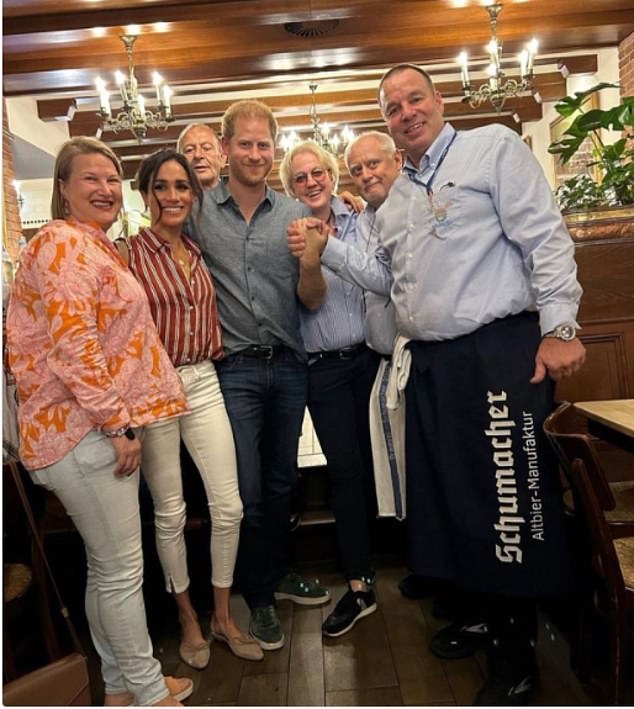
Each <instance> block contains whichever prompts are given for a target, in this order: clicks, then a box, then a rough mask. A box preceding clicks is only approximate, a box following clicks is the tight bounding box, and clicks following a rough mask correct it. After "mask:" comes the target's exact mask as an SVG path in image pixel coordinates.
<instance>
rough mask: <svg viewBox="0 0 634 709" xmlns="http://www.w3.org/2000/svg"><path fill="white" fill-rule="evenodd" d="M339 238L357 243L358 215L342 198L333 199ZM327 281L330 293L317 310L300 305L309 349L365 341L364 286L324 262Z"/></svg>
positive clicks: (337, 347) (346, 345)
mask: <svg viewBox="0 0 634 709" xmlns="http://www.w3.org/2000/svg"><path fill="white" fill-rule="evenodd" d="M332 211H333V212H334V215H335V226H336V228H337V239H339V240H340V241H341V242H342V243H344V244H347V245H350V246H351V247H352V248H360V246H359V244H358V243H357V232H356V224H357V215H356V214H355V213H351V212H350V211H349V210H348V208H347V207H346V205H345V204H344V203H343V202H342V201H341V200H340V199H339V198H338V197H333V198H332ZM321 270H322V273H323V276H324V279H325V281H326V284H327V287H328V288H327V291H326V295H325V297H324V299H323V301H322V304H321V306H320V307H319V308H318V309H317V310H308V309H307V308H304V307H301V308H300V321H301V326H302V336H303V338H304V345H305V347H306V352H327V351H329V350H339V349H341V348H343V347H349V346H351V345H357V344H359V343H361V342H364V340H365V332H364V320H365V304H364V301H363V289H362V288H360V287H359V286H358V285H355V284H354V283H350V282H348V281H345V280H344V279H343V278H341V276H340V275H339V274H338V273H335V272H334V271H332V270H331V269H330V268H328V267H327V266H324V265H322V268H321Z"/></svg>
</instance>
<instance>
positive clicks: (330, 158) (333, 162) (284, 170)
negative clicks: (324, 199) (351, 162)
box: [280, 140, 339, 197]
mask: <svg viewBox="0 0 634 709" xmlns="http://www.w3.org/2000/svg"><path fill="white" fill-rule="evenodd" d="M300 153H312V154H313V155H314V156H315V157H316V158H317V160H319V162H320V163H321V166H322V167H323V168H324V170H328V172H329V173H330V179H331V180H332V191H333V194H334V193H335V192H336V191H337V185H338V184H339V164H338V162H337V158H336V157H335V156H334V155H333V154H332V153H330V152H328V151H327V150H324V149H323V148H322V147H321V146H320V145H319V144H318V143H316V142H315V141H314V140H305V141H303V142H302V143H298V144H297V145H295V146H294V147H292V148H291V149H290V150H289V151H288V152H287V153H286V155H285V156H284V159H283V160H282V162H281V163H280V180H281V181H282V185H283V187H284V190H285V192H286V194H287V195H290V196H291V197H297V195H296V194H295V188H294V185H293V175H292V172H293V169H292V165H293V158H294V157H295V156H296V155H299V154H300Z"/></svg>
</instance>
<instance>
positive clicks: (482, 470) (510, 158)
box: [376, 64, 585, 705]
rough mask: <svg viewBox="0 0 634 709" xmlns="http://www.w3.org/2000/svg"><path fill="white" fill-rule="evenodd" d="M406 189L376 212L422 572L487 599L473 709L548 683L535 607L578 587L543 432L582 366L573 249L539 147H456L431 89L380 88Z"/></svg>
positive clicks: (479, 136)
mask: <svg viewBox="0 0 634 709" xmlns="http://www.w3.org/2000/svg"><path fill="white" fill-rule="evenodd" d="M379 103H380V106H381V110H382V112H383V116H384V118H385V121H386V123H387V127H388V130H389V132H390V134H391V135H392V137H393V138H394V140H395V142H396V144H397V145H398V146H399V147H400V148H402V149H403V150H405V152H406V156H407V158H406V163H405V173H404V174H403V175H402V176H400V177H399V178H398V179H397V180H396V182H395V183H394V184H393V186H392V189H391V191H390V195H389V197H388V199H387V200H386V201H385V203H384V204H383V206H382V207H381V208H380V209H379V211H378V212H377V222H376V226H377V231H378V233H379V235H380V240H381V243H382V245H383V247H384V249H385V250H386V252H387V254H388V255H389V258H390V262H391V270H392V277H393V285H392V291H391V297H392V301H393V303H394V307H395V314H396V324H397V329H398V331H399V333H400V334H402V335H404V336H406V337H408V338H410V339H411V340H412V342H411V343H410V345H409V347H410V351H411V354H412V367H411V374H410V379H409V382H408V385H407V389H406V405H407V422H406V425H407V433H406V448H407V503H408V522H409V534H410V566H411V568H412V570H413V571H414V572H416V573H419V574H422V575H425V576H432V577H437V578H440V579H446V580H449V581H453V582H455V583H457V584H459V585H461V586H463V587H465V588H467V589H469V590H470V591H473V592H479V593H481V594H483V598H484V599H485V602H484V605H483V612H484V613H485V615H486V619H487V623H488V626H489V630H490V634H491V637H492V643H491V647H490V651H489V673H488V679H487V682H486V684H485V686H484V687H483V688H482V689H481V690H480V692H479V694H478V696H477V698H476V703H477V704H488V705H495V704H510V703H513V704H521V703H525V702H526V701H527V700H528V697H529V694H530V691H531V689H532V688H533V687H534V685H535V682H536V664H535V657H534V642H535V638H536V614H535V599H537V598H540V597H543V596H546V595H551V594H560V593H563V592H565V591H567V590H569V588H570V582H571V579H570V560H569V556H568V554H567V548H566V538H565V529H564V526H563V515H562V509H561V497H560V490H559V480H558V472H557V466H556V462H555V459H554V456H553V455H552V451H551V450H550V448H549V446H548V443H547V441H546V439H545V437H544V435H543V432H542V423H543V421H544V419H545V417H546V416H547V415H548V413H550V411H551V410H552V408H553V392H554V382H555V381H557V380H559V379H561V378H563V377H565V376H569V375H571V374H573V373H574V372H575V371H577V370H578V369H579V367H580V366H581V365H582V363H583V360H584V357H585V350H584V347H583V345H582V344H581V342H580V341H579V340H578V339H577V337H576V334H575V330H576V327H577V323H576V314H577V308H578V303H579V299H580V296H581V288H580V286H579V284H578V282H577V279H576V266H575V262H574V245H573V243H572V241H571V239H570V236H569V235H568V233H567V231H566V228H565V225H564V223H563V220H562V218H561V215H560V213H559V210H558V209H557V207H556V205H555V202H554V200H553V196H552V193H551V190H550V188H549V186H548V184H547V182H546V180H545V178H544V176H543V174H542V172H541V169H540V167H539V165H538V163H537V161H536V160H535V158H534V156H533V155H532V154H531V152H530V150H529V149H528V148H527V146H526V145H524V144H523V143H522V141H521V140H520V139H519V137H518V136H517V135H516V134H515V133H513V132H512V131H510V130H509V129H507V128H505V127H504V126H500V125H496V124H492V125H489V126H486V127H483V128H480V129H476V130H472V131H464V132H462V131H461V132H456V131H455V130H454V128H453V127H452V126H451V125H449V124H445V122H444V119H443V101H442V97H441V96H440V94H439V93H438V92H437V91H436V90H435V89H434V86H433V83H432V81H431V79H430V77H429V75H428V74H427V73H426V72H424V71H422V70H421V69H420V68H418V67H416V66H413V65H407V64H405V65H399V66H396V67H393V68H392V69H391V70H389V71H388V72H387V73H386V74H385V75H384V77H383V78H382V80H381V84H380V87H379Z"/></svg>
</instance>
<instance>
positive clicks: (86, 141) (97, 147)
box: [51, 136, 123, 219]
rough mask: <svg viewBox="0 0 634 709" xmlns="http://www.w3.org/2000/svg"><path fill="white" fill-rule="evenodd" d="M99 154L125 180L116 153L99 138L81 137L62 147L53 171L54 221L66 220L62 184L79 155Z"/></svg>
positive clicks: (52, 199)
mask: <svg viewBox="0 0 634 709" xmlns="http://www.w3.org/2000/svg"><path fill="white" fill-rule="evenodd" d="M93 153H99V154H100V155H103V156H104V157H106V158H108V160H110V161H111V162H112V164H113V165H114V167H115V169H116V171H117V174H118V175H119V177H121V178H123V170H122V168H121V163H120V162H119V158H118V157H117V156H116V155H115V154H114V152H113V151H112V150H111V149H110V148H109V147H108V146H107V145H106V144H105V143H102V142H101V141H100V140H97V138H90V137H88V136H79V137H77V138H72V139H71V140H68V141H66V142H65V143H64V145H62V147H61V149H60V151H59V153H58V154H57V158H56V160H55V168H54V170H53V196H52V198H51V216H52V218H53V219H65V218H66V216H67V209H66V200H65V199H64V197H63V195H62V190H61V185H60V182H66V181H67V180H68V178H69V177H70V174H71V172H72V169H73V160H74V159H75V157H76V156H77V155H92V154H93Z"/></svg>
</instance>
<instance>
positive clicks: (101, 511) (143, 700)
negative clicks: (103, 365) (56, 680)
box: [33, 431, 168, 705]
mask: <svg viewBox="0 0 634 709" xmlns="http://www.w3.org/2000/svg"><path fill="white" fill-rule="evenodd" d="M116 461H117V456H116V452H115V449H114V446H113V445H112V443H111V442H110V440H108V438H106V437H105V436H104V435H103V434H102V433H98V432H97V431H91V432H90V433H88V434H87V435H86V436H85V437H84V438H83V439H82V440H81V441H80V442H79V443H78V444H77V445H76V446H75V448H73V450H71V451H70V453H68V454H67V455H65V456H64V457H63V458H62V459H61V460H60V461H59V462H57V463H55V464H54V465H49V466H48V467H46V468H40V469H39V470H36V471H34V472H33V479H34V480H35V482H36V483H38V484H39V485H42V486H43V487H45V488H46V489H48V490H50V491H51V492H53V493H55V495H57V497H58V498H59V499H60V501H61V502H62V504H63V505H64V508H65V509H66V512H67V513H68V515H69V517H70V518H71V519H72V520H73V522H74V523H75V526H76V527H77V530H78V532H79V534H80V535H81V537H82V539H83V541H84V545H85V548H86V559H87V562H88V573H87V583H86V616H87V617H88V625H89V627H90V634H91V636H92V640H93V643H94V645H95V648H96V650H97V652H98V653H99V657H100V658H101V673H102V676H103V680H104V684H105V689H106V692H107V693H108V694H118V693H120V692H125V691H126V690H127V691H129V692H132V693H133V694H134V696H135V699H136V701H137V703H138V704H140V705H150V704H154V703H156V702H157V701H159V699H162V698H163V697H166V696H167V694H168V691H167V687H166V686H165V681H164V679H163V675H162V672H161V665H160V664H159V662H158V660H156V659H155V658H154V656H153V654H152V641H151V640H150V636H149V634H148V629H147V620H146V616H145V604H144V601H143V592H142V587H143V550H142V547H141V519H140V516H139V471H138V470H137V471H136V472H135V473H134V474H132V475H130V476H129V477H126V476H115V474H114V469H115V464H116Z"/></svg>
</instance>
